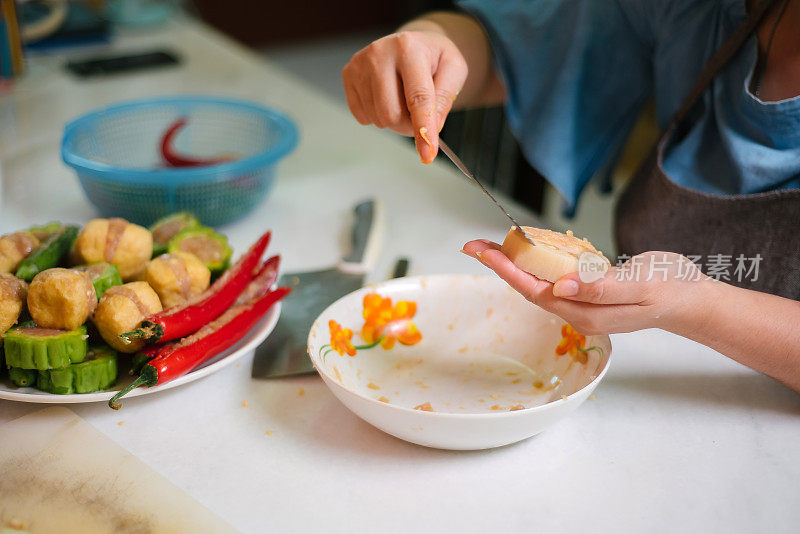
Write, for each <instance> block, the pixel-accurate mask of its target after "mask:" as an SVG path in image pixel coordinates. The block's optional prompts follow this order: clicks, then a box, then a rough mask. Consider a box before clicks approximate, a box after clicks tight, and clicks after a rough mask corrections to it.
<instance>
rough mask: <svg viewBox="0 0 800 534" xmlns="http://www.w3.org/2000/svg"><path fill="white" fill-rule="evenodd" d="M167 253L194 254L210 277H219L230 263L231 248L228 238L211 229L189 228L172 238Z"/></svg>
mask: <svg viewBox="0 0 800 534" xmlns="http://www.w3.org/2000/svg"><path fill="white" fill-rule="evenodd" d="M167 251H168V252H170V253H172V252H177V251H182V252H189V253H191V254H194V255H195V256H197V257H198V258H200V261H202V262H203V263H204V264H205V265H206V267H208V269H209V270H210V271H211V276H219V275H220V274H222V273H223V271H225V269H227V268H228V266H229V265H230V262H231V253H232V250H231V247H230V246H229V245H228V238H227V237H225V236H224V235H221V234H218V233H217V232H215V231H214V230H212V229H211V228H206V227H202V228H189V229H186V230H183V231H182V232H180V233H179V234H178V235H176V236H175V237H173V238H172V239H171V240H170V242H169V246H168V247H167Z"/></svg>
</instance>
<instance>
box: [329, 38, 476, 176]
mask: <svg viewBox="0 0 800 534" xmlns="http://www.w3.org/2000/svg"><path fill="white" fill-rule="evenodd" d="M467 70H468V68H467V63H466V61H465V60H464V57H463V56H462V55H461V53H460V52H459V51H458V48H457V47H456V46H455V45H454V44H453V43H452V41H450V40H449V39H448V38H447V37H445V36H443V35H436V34H434V33H431V32H414V31H406V32H400V33H397V34H392V35H390V36H387V37H384V38H382V39H378V40H377V41H375V42H373V43H371V44H370V45H369V46H367V47H365V48H364V49H362V50H360V51H359V52H357V53H356V54H355V55H354V56H353V58H352V59H351V60H350V62H349V63H348V64H347V65H346V66H345V67H344V69H342V78H343V80H344V89H345V94H346V96H347V105H348V107H349V108H350V111H351V113H352V114H353V116H355V118H356V120H358V122H360V123H361V124H374V125H376V126H378V127H379V128H391V129H392V130H394V131H396V132H398V133H401V134H404V135H413V136H414V139H415V142H416V146H417V152H419V155H420V159H421V160H422V162H423V163H430V162H431V161H433V159H434V157H436V153H437V151H438V149H439V131H440V130H441V129H442V126H443V125H444V121H445V119H446V117H447V115H448V113H449V112H450V110H451V109H452V107H453V101H454V100H455V98H456V95H457V94H458V92H459V91H460V90H461V88H462V87H463V85H464V82H465V80H466V78H467Z"/></svg>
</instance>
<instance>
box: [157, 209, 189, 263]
mask: <svg viewBox="0 0 800 534" xmlns="http://www.w3.org/2000/svg"><path fill="white" fill-rule="evenodd" d="M200 226H201V225H200V221H199V220H197V217H195V216H194V215H192V214H191V213H189V212H188V211H181V212H178V213H173V214H172V215H167V216H166V217H164V218H163V219H159V220H157V221H156V222H155V223H153V225H152V226H151V227H150V231H151V232H152V233H153V257H154V258H155V257H156V256H160V255H161V254H164V253H165V252H166V251H167V247H168V245H169V241H170V239H172V238H173V237H175V236H176V235H178V234H179V233H180V232H182V231H183V230H186V229H188V228H200Z"/></svg>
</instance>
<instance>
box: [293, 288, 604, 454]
mask: <svg viewBox="0 0 800 534" xmlns="http://www.w3.org/2000/svg"><path fill="white" fill-rule="evenodd" d="M368 293H378V294H379V295H381V296H382V297H389V298H391V299H392V303H393V305H395V304H396V303H397V301H411V302H415V303H416V305H417V308H416V315H415V316H414V317H413V319H411V321H412V322H413V323H414V324H415V325H416V327H417V328H418V329H419V331H420V332H421V334H422V340H421V341H420V342H418V343H416V344H414V345H401V344H400V343H396V344H395V345H394V347H393V348H391V349H390V350H385V349H383V348H382V347H381V346H380V345H379V346H375V347H372V348H358V346H363V345H365V344H366V343H365V342H364V340H363V339H362V337H361V332H362V326H363V325H364V322H365V319H364V317H365V316H364V308H363V300H364V296H365V295H367V294H368ZM331 320H333V321H336V322H337V323H338V324H340V325H341V326H342V327H343V328H347V329H351V330H352V331H353V336H352V343H353V345H355V346H356V348H357V351H356V354H355V355H354V356H349V355H347V354H346V353H345V354H344V355H340V354H339V353H338V352H335V351H332V350H330V349H329V347H330V342H331V334H330V330H329V321H331ZM564 324H565V323H564V321H563V320H562V319H559V318H558V317H556V316H555V315H552V314H551V313H549V312H546V311H544V310H542V309H541V308H539V307H537V306H535V305H533V304H531V303H529V302H528V301H526V300H525V299H524V298H522V297H521V296H520V295H519V294H518V293H517V292H515V291H514V290H513V289H511V288H510V287H509V286H508V285H506V284H505V282H503V281H502V280H500V279H499V278H497V277H494V276H470V275H435V276H422V277H414V278H401V279H397V280H391V281H388V282H384V283H381V284H377V285H374V286H369V287H366V288H363V289H360V290H358V291H355V292H353V293H351V294H349V295H347V296H345V297H343V298H341V299H339V300H338V301H336V302H335V303H333V304H332V305H331V306H330V307H328V308H327V309H326V310H325V311H324V312H322V314H321V315H320V316H319V317H318V318H317V320H316V321H315V322H314V325H313V326H312V327H311V331H310V333H309V337H308V351H309V354H310V355H311V359H312V361H313V362H314V365H315V367H316V368H317V371H318V372H319V374H320V376H322V378H323V379H324V381H325V383H326V384H327V385H328V387H329V388H330V389H331V391H332V392H333V394H334V395H336V397H337V398H338V399H339V400H340V401H342V403H344V405H345V406H347V407H348V408H349V409H350V410H352V411H353V412H354V413H355V414H356V415H358V416H359V417H361V418H362V419H364V420H365V421H367V422H368V423H370V424H372V425H374V426H376V427H377V428H379V429H381V430H383V431H384V432H387V433H389V434H391V435H393V436H396V437H398V438H400V439H404V440H406V441H410V442H412V443H417V444H419V445H425V446H428V447H437V448H442V449H461V450H469V449H485V448H490V447H499V446H502V445H508V444H509V443H514V442H517V441H520V440H523V439H526V438H529V437H531V436H533V435H535V434H538V433H539V432H541V431H542V430H544V429H545V428H547V427H548V426H550V425H551V424H553V423H555V422H556V421H558V420H559V419H562V418H563V417H566V416H567V415H568V414H569V413H570V412H572V410H574V409H575V408H577V407H578V406H579V405H580V404H581V403H582V402H583V401H585V400H586V398H587V397H588V396H589V395H590V394H591V393H592V391H593V390H594V388H595V387H596V386H597V384H598V383H599V382H600V380H601V379H602V377H603V375H604V374H605V372H606V370H607V369H608V361H609V357H610V355H611V341H610V340H609V338H608V336H589V337H587V338H586V344H585V347H587V348H588V347H597V348H596V349H593V350H590V351H588V352H576V355H575V357H573V356H570V355H569V354H565V355H558V354H556V350H555V348H556V346H558V344H559V343H560V342H561V340H562V333H561V331H562V326H563V325H564ZM582 359H584V360H585V362H583V361H581V360H582ZM425 403H430V407H431V408H432V409H433V410H434V411H424V410H423V409H419V408H417V407H420V406H424V405H425ZM415 408H416V409H415Z"/></svg>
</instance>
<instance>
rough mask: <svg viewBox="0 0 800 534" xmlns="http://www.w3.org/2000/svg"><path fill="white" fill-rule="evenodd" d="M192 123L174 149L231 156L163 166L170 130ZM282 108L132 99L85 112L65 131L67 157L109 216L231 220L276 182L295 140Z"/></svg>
mask: <svg viewBox="0 0 800 534" xmlns="http://www.w3.org/2000/svg"><path fill="white" fill-rule="evenodd" d="M182 117H186V118H187V119H188V123H187V125H186V126H185V127H184V128H183V129H182V130H180V132H178V134H177V137H176V138H175V139H174V143H173V147H174V149H175V151H176V152H178V153H180V154H181V155H190V156H193V157H199V158H214V157H218V156H221V155H234V157H235V158H236V159H235V160H233V161H229V162H225V163H220V164H217V165H210V166H205V167H182V168H173V167H167V166H165V164H164V162H163V160H162V157H161V152H160V141H161V138H162V136H163V135H164V132H165V131H166V130H167V129H168V128H169V127H170V126H171V125H172V124H173V123H174V122H175V121H176V120H177V119H179V118H182ZM297 139H298V134H297V128H296V127H295V125H294V123H293V122H292V121H291V119H289V118H288V117H287V116H286V115H284V114H283V113H280V112H278V111H276V110H274V109H270V108H267V107H264V106H261V105H259V104H255V103H251V102H244V101H240V100H231V99H227V98H220V97H206V96H178V97H165V98H152V99H148V100H139V101H134V102H126V103H122V104H118V105H115V106H111V107H107V108H105V109H101V110H97V111H93V112H91V113H87V114H86V115H83V116H81V117H78V118H77V119H75V120H73V121H72V122H70V123H69V124H67V125H66V127H65V128H64V139H63V140H62V142H61V157H62V158H63V159H64V162H65V163H66V164H67V165H69V166H70V167H72V168H73V169H75V172H77V173H78V179H79V180H80V183H81V186H82V187H83V190H84V191H85V192H86V195H87V196H88V197H89V200H90V201H91V202H92V204H94V205H95V206H97V208H98V209H99V210H100V212H101V213H102V214H103V215H106V216H113V217H122V218H124V219H128V220H129V221H132V222H135V223H137V224H143V225H149V224H151V223H152V222H153V221H155V220H157V219H159V218H161V217H163V216H165V215H168V214H170V213H174V212H176V211H191V212H192V213H194V214H195V215H196V216H197V217H198V218H199V219H200V221H202V222H203V223H204V224H208V225H212V226H216V225H221V224H225V223H228V222H231V221H234V220H236V219H239V218H240V217H242V216H244V215H245V214H247V213H248V212H249V211H250V210H252V209H253V208H255V207H256V206H257V205H258V204H259V203H260V202H261V201H262V200H263V199H264V197H265V196H266V194H267V192H268V191H269V190H270V188H271V187H272V183H273V179H274V173H275V166H276V164H277V163H278V161H280V159H281V158H282V157H283V156H285V155H287V154H288V153H289V152H291V151H292V149H293V148H294V147H295V146H296V145H297Z"/></svg>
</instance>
